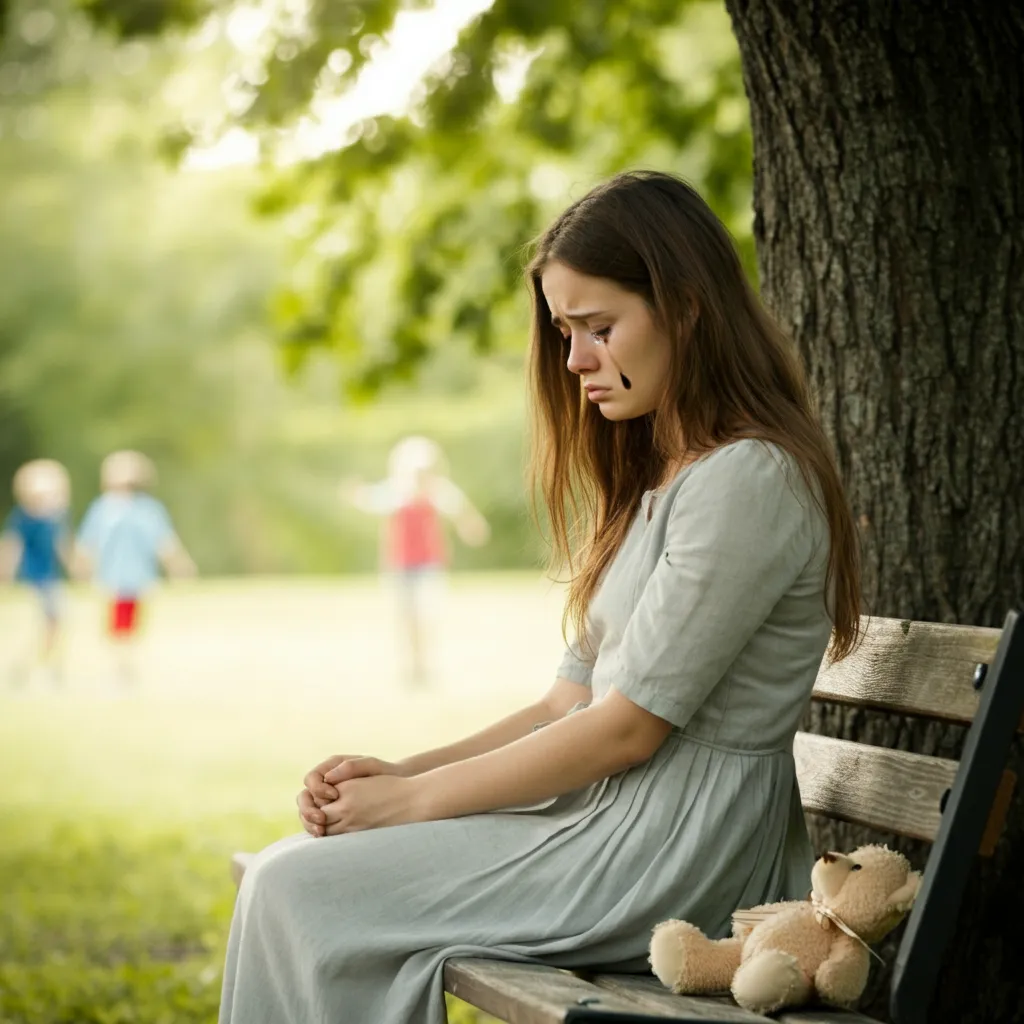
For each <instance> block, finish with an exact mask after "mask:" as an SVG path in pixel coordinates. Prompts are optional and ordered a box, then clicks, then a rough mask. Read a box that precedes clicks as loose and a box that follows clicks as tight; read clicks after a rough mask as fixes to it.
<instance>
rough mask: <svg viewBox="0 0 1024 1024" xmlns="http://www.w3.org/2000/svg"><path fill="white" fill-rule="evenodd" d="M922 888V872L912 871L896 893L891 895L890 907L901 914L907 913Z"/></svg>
mask: <svg viewBox="0 0 1024 1024" xmlns="http://www.w3.org/2000/svg"><path fill="white" fill-rule="evenodd" d="M920 888H921V872H920V871H911V872H910V874H909V875H907V880H906V882H904V883H903V885H901V886H900V887H899V888H898V889H897V890H896V891H895V892H894V893H890V894H889V906H890V907H891V908H892V909H893V910H895V911H898V912H899V913H901V914H902V913H905V912H906V911H908V910H909V909H910V908H911V907H912V906H913V905H914V900H915V899H916V897H917V892H918V889H920Z"/></svg>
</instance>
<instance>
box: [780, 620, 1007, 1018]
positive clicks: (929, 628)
mask: <svg viewBox="0 0 1024 1024" xmlns="http://www.w3.org/2000/svg"><path fill="white" fill-rule="evenodd" d="M864 626H865V632H864V638H863V641H862V642H861V644H860V646H859V647H858V648H857V649H856V650H855V651H854V653H852V654H851V655H850V656H849V657H847V658H845V659H844V660H843V661H841V662H840V663H839V664H837V665H832V666H830V665H828V664H827V662H823V663H822V668H821V670H820V672H819V674H818V679H817V682H816V683H815V687H814V699H816V700H823V701H836V702H839V703H842V704H850V705H856V706H860V707H865V708H873V709H876V710H882V711H892V712H896V713H899V714H906V715H915V716H921V717H924V718H932V719H939V720H942V721H947V722H959V723H965V724H969V725H970V728H969V730H968V734H967V738H966V740H965V743H964V750H963V755H962V757H961V760H960V761H959V762H956V761H951V760H947V759H945V758H940V757H929V756H926V755H924V754H913V753H909V752H907V751H902V750H890V749H887V748H882V747H874V746H870V745H868V744H864V743H852V742H849V741H846V740H839V739H831V738H829V737H824V736H817V735H811V734H809V733H799V734H798V735H797V739H796V744H795V747H794V753H795V757H796V763H797V775H798V778H799V781H800V791H801V796H802V798H803V804H804V808H805V809H806V810H809V811H813V812H815V813H818V814H824V815H827V816H829V817H832V818H836V819H839V820H842V821H849V822H855V823H857V824H862V825H868V826H870V827H872V828H875V829H878V830H879V831H883V832H892V833H896V834H898V835H904V836H910V837H913V838H916V839H925V840H929V841H931V842H932V843H933V844H934V845H933V846H932V850H931V853H930V854H929V857H928V862H927V864H926V866H925V871H924V878H923V882H922V887H921V891H920V893H919V895H918V898H917V901H916V902H915V905H914V909H913V911H912V912H911V915H910V919H909V921H908V923H907V928H906V930H905V932H904V935H903V940H902V942H901V944H900V949H899V953H898V954H897V958H896V965H895V969H894V972H893V983H892V993H891V1000H890V1001H891V1010H892V1014H893V1018H894V1019H895V1020H896V1021H898V1022H899V1024H912V1022H916V1021H924V1020H925V1019H926V1017H925V1015H926V1014H927V1012H928V1004H929V1001H930V998H931V994H932V990H933V988H934V982H935V973H936V971H937V970H938V969H939V966H940V963H941V956H942V952H943V950H944V948H945V946H946V944H947V942H948V941H949V938H950V936H951V935H952V932H953V929H954V927H955V925H956V919H957V914H958V911H959V906H960V901H961V898H962V895H963V890H964V886H965V885H966V882H967V879H968V876H969V874H970V870H971V867H972V864H973V862H974V858H975V856H976V855H977V854H978V853H979V852H981V853H983V854H986V855H988V854H991V852H992V850H993V849H994V846H995V842H996V840H997V839H998V836H999V833H1000V832H1001V830H1002V825H1003V820H1004V818H1005V815H1006V811H1007V808H1008V807H1009V802H1010V797H1011V795H1012V791H1013V785H1014V782H1015V781H1016V780H1015V778H1014V777H1013V775H1012V773H1009V772H1006V771H1005V765H1006V759H1007V755H1008V752H1009V748H1010V743H1011V741H1012V739H1013V734H1014V731H1015V730H1016V729H1017V727H1018V724H1019V723H1020V721H1021V712H1022V710H1024V620H1022V619H1020V618H1019V616H1018V615H1017V613H1015V612H1010V614H1009V615H1008V616H1007V618H1006V622H1005V624H1004V627H1003V629H1002V630H998V629H984V628H981V627H974V626H953V625H945V624H941V623H929V622H913V621H909V620H903V621H901V620H899V619H881V618H875V619H865V620H864ZM933 893H935V894H936V895H934V896H933V895H932V894H933Z"/></svg>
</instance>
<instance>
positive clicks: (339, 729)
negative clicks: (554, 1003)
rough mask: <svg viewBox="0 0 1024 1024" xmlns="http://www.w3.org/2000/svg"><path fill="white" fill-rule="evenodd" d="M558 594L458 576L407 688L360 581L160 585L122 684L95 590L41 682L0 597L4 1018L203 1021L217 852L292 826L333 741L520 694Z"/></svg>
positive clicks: (222, 854) (472, 712) (551, 649)
mask: <svg viewBox="0 0 1024 1024" xmlns="http://www.w3.org/2000/svg"><path fill="white" fill-rule="evenodd" d="M561 599H562V595H561V592H560V591H559V589H558V588H556V587H552V586H551V585H549V584H547V583H546V582H545V581H543V580H541V579H539V578H538V577H535V576H524V575H509V576H507V577H502V576H498V577H495V576H488V577H469V578H461V579H457V580H453V581H452V582H451V585H450V587H449V590H448V594H447V596H446V600H445V602H444V605H443V611H442V614H440V615H439V618H438V637H437V642H436V645H435V651H434V659H435V665H436V673H435V676H436V678H435V680H434V681H433V682H432V683H431V684H430V685H429V686H426V687H423V688H420V689H415V690H414V689H412V688H410V687H408V686H407V685H405V684H404V683H403V682H402V680H401V678H400V666H399V664H398V657H397V654H396V646H397V645H396V642H395V635H394V631H393V629H392V627H393V615H392V606H391V604H390V601H389V594H388V593H387V591H386V590H384V589H383V588H382V587H381V586H380V585H378V584H377V583H376V582H375V581H373V580H359V579H356V580H347V581H339V580H295V581H282V580H251V581H246V582H227V581H223V582H222V581H210V582H205V583H197V584H192V585H188V586H182V587H172V588H168V589H166V590H164V591H162V592H161V593H159V594H157V595H156V596H155V597H154V599H153V600H152V602H151V605H150V607H149V609H148V612H147V618H146V628H145V632H144V635H143V638H142V644H141V648H140V652H139V653H140V655H141V656H142V660H141V661H140V666H141V668H140V672H139V676H138V678H137V679H136V681H135V682H134V683H133V684H132V685H131V687H130V688H126V687H124V686H122V685H121V684H119V683H118V682H117V680H116V677H115V675H114V673H113V671H112V662H111V652H110V651H109V649H108V648H107V646H106V643H105V641H104V640H103V637H102V631H101V629H100V623H101V621H102V614H103V609H102V605H101V604H100V602H99V600H98V599H97V597H96V595H94V594H93V593H91V592H88V591H84V590H77V589H76V590H73V591H72V592H71V593H70V594H69V595H68V597H67V601H66V609H67V622H68V629H67V635H66V638H65V643H64V648H63V652H62V653H63V658H62V662H63V674H62V676H61V678H60V680H59V681H55V680H53V679H51V678H49V676H47V675H44V674H42V673H40V672H38V671H35V672H30V671H27V668H26V666H27V659H28V656H29V651H30V645H31V643H32V641H33V638H34V635H35V633H34V630H35V626H36V622H35V614H34V613H35V609H34V607H33V606H32V603H31V601H30V600H29V599H28V596H27V595H25V594H24V593H22V592H20V591H15V590H6V591H0V1022H2V1024H72V1022H74V1024H93V1022H95V1024H129V1022H131V1024H157V1022H161V1024H163V1022H166V1024H172V1022H174V1024H191V1022H210V1021H213V1020H215V1019H216V1014H217V1004H218V1001H219V997H220V976H221V965H222V958H223V950H224V944H225V941H226V935H227V927H228V923H229V921H230V917H231V908H232V904H233V900H234V891H233V887H232V885H231V881H230V878H229V874H228V858H229V856H230V854H231V852H232V851H233V850H236V849H258V848H259V847H261V846H263V845H266V844H267V843H268V842H271V841H272V840H274V839H276V838H278V837H280V836H282V835H285V834H288V833H289V832H293V831H295V830H296V828H297V826H296V821H295V814H294V803H293V801H294V796H295V793H296V792H297V791H298V788H299V784H300V781H301V777H302V775H303V773H304V772H305V771H306V770H307V769H308V768H309V767H311V766H312V765H313V764H314V763H315V762H316V761H318V760H320V759H322V758H323V757H325V756H327V755H328V754H331V753H334V752H336V751H340V750H353V749H355V750H360V751H364V752H367V753H374V754H378V755H380V756H383V757H398V756H402V755H403V754H405V753H409V752H411V751H412V750H415V749H422V748H423V747H426V746H433V745H437V744H439V743H445V742H449V741H450V740H452V739H453V738H455V737H456V736H458V735H462V734H465V733H466V732H468V731H471V730H473V729H475V728H478V727H480V726H481V725H483V724H484V723H486V722H488V721H492V720H493V719H495V718H497V717H499V716H500V715H502V714H505V713H507V712H509V711H511V710H512V709H513V708H515V707H518V706H521V705H522V704H524V703H527V702H529V701H530V700H532V699H534V698H535V697H536V696H537V695H538V694H539V693H541V692H543V690H544V688H545V687H546V686H547V685H548V684H549V682H550V680H551V678H552V675H553V671H554V668H555V666H556V665H557V659H558V658H559V656H560V651H561V636H560V609H561ZM474 1019H475V1018H474V1017H473V1015H472V1013H471V1012H470V1011H469V1010H468V1009H467V1008H465V1007H463V1006H461V1005H460V1006H455V1007H453V1010H452V1020H453V1021H458V1022H459V1024H469V1022H470V1021H472V1020H474Z"/></svg>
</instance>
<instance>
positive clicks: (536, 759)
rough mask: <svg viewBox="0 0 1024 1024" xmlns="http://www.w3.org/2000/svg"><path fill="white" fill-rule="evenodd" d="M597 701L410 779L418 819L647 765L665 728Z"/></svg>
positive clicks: (531, 797)
mask: <svg viewBox="0 0 1024 1024" xmlns="http://www.w3.org/2000/svg"><path fill="white" fill-rule="evenodd" d="M616 697H617V700H607V699H606V700H603V701H601V702H599V703H597V704H594V705H592V706H591V707H589V708H585V709H584V710H581V711H578V712H577V713H576V714H573V715H569V716H567V717H565V718H561V719H559V720H557V721H555V722H552V723H551V724H550V725H548V726H547V727H546V728H544V729H540V730H537V731H536V732H531V733H529V734H527V735H524V736H522V737H521V738H520V739H517V740H515V741H513V742H511V743H508V744H506V745H504V746H501V747H498V748H497V749H493V750H490V751H488V752H487V753H482V754H479V755H477V756H475V757H471V758H469V759H466V760H461V761H459V762H457V763H454V764H447V765H444V766H443V767H439V768H435V769H433V770H431V771H429V772H427V773H425V774H422V775H420V776H419V778H418V779H417V785H418V788H419V799H420V801H421V809H422V812H423V817H425V818H428V819H439V818H455V817H459V816H460V815H463V814H477V813H480V812H483V811H493V810H498V809H500V808H502V807H514V806H518V805H522V804H532V803H536V802H538V801H540V800H546V799H548V798H549V797H553V796H558V795H560V794H562V793H568V792H570V791H572V790H574V789H580V788H582V787H583V786H588V785H590V784H591V783H593V782H597V781H598V780H600V779H604V778H607V777H608V776H609V775H615V774H616V773H618V772H620V771H623V770H625V769H626V768H630V767H632V766H633V765H635V764H639V763H641V762H643V761H645V760H647V758H649V757H650V756H651V755H652V754H653V752H654V751H655V750H656V749H657V748H658V746H659V745H660V744H661V742H662V741H663V740H664V738H665V736H666V735H667V734H668V731H669V728H670V726H669V725H668V723H665V722H662V721H661V720H660V719H655V718H654V716H653V715H646V713H644V714H645V715H646V718H641V717H639V716H634V715H633V713H632V710H631V709H629V708H623V707H622V706H621V704H620V703H619V702H622V701H625V698H621V697H618V695H616Z"/></svg>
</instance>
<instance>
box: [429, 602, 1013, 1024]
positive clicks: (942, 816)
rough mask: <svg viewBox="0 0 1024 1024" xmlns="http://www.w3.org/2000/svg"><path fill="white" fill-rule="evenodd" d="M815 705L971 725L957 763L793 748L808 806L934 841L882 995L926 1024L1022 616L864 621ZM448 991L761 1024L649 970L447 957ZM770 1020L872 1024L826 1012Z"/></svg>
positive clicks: (537, 1020) (557, 1015)
mask: <svg viewBox="0 0 1024 1024" xmlns="http://www.w3.org/2000/svg"><path fill="white" fill-rule="evenodd" d="M814 699H815V700H819V701H831V702H838V703H842V704H850V705H856V706H859V707H864V708H873V709H878V710H883V711H892V712H897V713H899V714H904V715H914V716H920V717H923V718H932V719H939V720H942V721H945V722H960V723H964V724H969V725H970V729H969V731H968V733H967V737H966V740H965V742H964V748H963V754H962V756H961V760H960V762H959V763H957V762H956V761H950V760H946V759H945V758H939V757H928V756H926V755H923V754H912V753H908V752H906V751H902V750H889V749H886V748H883V747H875V746H870V745H868V744H864V743H852V742H849V741H846V740H839V739H831V738H828V737H824V736H817V735H812V734H809V733H799V734H798V735H797V737H796V743H795V745H794V753H795V756H796V765H797V775H798V778H799V780H800V791H801V795H802V798H803V805H804V808H805V810H807V811H811V812H814V813H815V814H821V815H826V816H829V817H832V818H835V819H838V820H841V821H848V822H855V823H858V824H862V825H867V826H870V827H871V828H873V829H876V830H878V831H880V832H884V833H896V834H898V835H903V836H910V837H913V838H916V839H924V840H929V841H931V842H932V848H931V851H930V854H929V856H928V861H927V864H926V865H925V869H924V877H923V881H922V884H921V889H920V891H919V894H918V897H917V900H916V902H915V904H914V908H913V910H912V912H911V914H910V918H909V920H908V922H907V925H906V929H905V931H904V933H903V938H902V940H901V942H900V946H899V952H898V953H897V956H896V962H895V965H894V969H893V975H892V982H891V989H890V1011H891V1014H892V1017H893V1019H894V1020H895V1021H896V1022H897V1024H923V1022H925V1021H926V1020H927V1015H928V1008H929V1004H930V1003H931V1000H932V995H933V993H934V991H935V987H936V973H937V971H938V970H939V968H940V965H941V961H942V954H943V951H944V950H945V948H946V946H947V944H948V942H949V940H950V938H951V936H952V934H953V930H954V928H955V926H956V922H957V914H958V911H959V907H960V903H961V899H962V897H963V892H964V887H965V885H966V883H967V880H968V877H969V875H970V873H971V869H972V865H973V863H974V858H975V856H977V855H978V854H979V852H980V854H981V855H982V856H991V854H992V852H993V850H994V847H995V843H996V840H997V839H998V837H999V835H1000V833H1001V832H1002V828H1003V822H1004V819H1005V816H1006V812H1007V809H1008V807H1009V804H1010V798H1011V795H1012V792H1013V787H1014V783H1015V781H1016V779H1015V777H1014V776H1013V774H1012V773H1011V772H1008V771H1005V766H1006V761H1007V756H1008V753H1009V750H1010V744H1011V742H1012V740H1013V736H1014V732H1015V730H1016V729H1017V727H1018V722H1019V721H1020V720H1021V711H1022V709H1024V617H1020V616H1018V614H1017V613H1015V612H1010V614H1009V615H1008V616H1007V618H1006V622H1005V623H1004V626H1003V629H1002V630H998V629H983V628H979V627H973V626H950V625H942V624H937V623H929V622H911V621H906V620H905V621H900V620H898V619H881V618H876V619H870V620H865V635H864V640H863V642H862V643H861V645H860V646H859V647H858V649H857V650H856V651H855V652H854V653H853V654H852V655H850V656H849V657H848V658H846V659H845V660H844V661H842V662H840V663H839V664H838V665H835V666H832V667H829V666H828V665H826V664H825V663H823V664H822V669H821V671H820V673H819V675H818V679H817V682H816V684H815V688H814ZM554 884H557V882H555V883H554ZM684 884H685V882H684V881H683V880H682V879H681V880H680V885H684ZM445 988H446V989H447V991H448V992H450V993H452V994H453V995H455V996H457V997H458V998H459V999H462V1000H464V1001H465V1002H467V1003H470V1004H471V1005H473V1006H476V1007H478V1008H479V1009H481V1010H484V1011H485V1012H487V1013H489V1014H491V1015H492V1016H494V1017H497V1018H499V1019H500V1020H502V1021H506V1022H508V1024H641V1022H645V1021H646V1022H648V1024H651V1022H655V1021H691V1022H694V1024H768V1022H769V1020H771V1018H767V1017H762V1016H760V1015H758V1014H756V1013H749V1012H747V1011H746V1010H743V1009H740V1008H739V1007H738V1006H737V1005H736V1004H735V1003H734V1002H733V1001H732V1000H731V999H729V998H728V997H726V996H721V997H714V998H697V997H692V996H677V995H673V994H672V993H671V992H669V991H668V990H667V989H665V988H664V987H662V985H661V984H660V983H659V982H658V981H657V980H656V979H655V978H653V977H651V976H643V975H622V974H605V973H600V972H598V971H593V972H580V971H574V972H570V971H563V970H559V969H557V968H553V967H543V966H533V965H530V964H521V963H510V962H505V961H501V960H492V959H460V958H453V959H451V960H448V961H447V962H446V964H445ZM775 1019H776V1020H778V1021H781V1022H782V1024H870V1022H871V1018H869V1017H865V1016H863V1015H862V1014H859V1013H855V1012H853V1011H844V1010H835V1009H831V1008H823V1007H817V1008H807V1009H802V1010H800V1011H796V1012H792V1011H791V1012H783V1013H781V1014H779V1015H778V1016H777V1017H776V1018H775Z"/></svg>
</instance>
